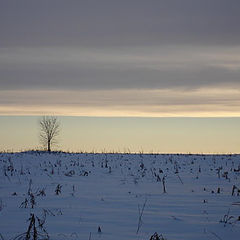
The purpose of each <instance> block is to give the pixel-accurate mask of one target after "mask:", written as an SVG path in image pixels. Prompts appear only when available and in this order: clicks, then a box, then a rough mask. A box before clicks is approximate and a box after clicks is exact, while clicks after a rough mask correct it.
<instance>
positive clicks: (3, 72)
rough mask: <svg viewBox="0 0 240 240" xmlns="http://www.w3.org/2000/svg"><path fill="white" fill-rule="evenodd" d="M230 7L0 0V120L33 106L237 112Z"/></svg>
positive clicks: (234, 2)
mask: <svg viewBox="0 0 240 240" xmlns="http://www.w3.org/2000/svg"><path fill="white" fill-rule="evenodd" d="M239 11H240V1H239V0H230V1H227V0H211V1H209V0H201V1H198V0H181V1H179V0H168V1H164V0H148V1H146V0H121V1H117V0H101V1H99V0H79V1H77V0H64V1H63V0H51V1H49V0H41V1H37V0H21V1H18V0H0V33H1V34H0V124H1V123H2V122H3V123H5V120H4V118H3V116H7V117H9V116H29V118H27V119H28V120H29V121H32V120H31V119H32V118H30V116H41V115H56V116H69V117H73V116H78V117H79V119H82V117H93V118H94V117H100V118H101V117H105V118H107V117H108V118H109V117H110V119H113V118H112V117H116V118H117V117H124V118H127V117H132V118H134V119H137V120H136V121H141V120H139V119H138V118H140V117H141V118H146V119H149V118H152V117H155V118H162V117H165V118H169V117H174V118H179V117H183V118H184V119H186V117H188V118H194V119H195V118H217V119H221V118H224V119H225V118H233V117H235V120H237V121H238V122H240V30H239V22H240V14H239ZM105 118H104V119H105ZM13 119H14V118H13ZM107 121H109V119H108V120H107V119H106V122H107ZM149 121H150V120H149ZM159 121H160V120H159ZM161 121H163V120H161ZM179 121H182V120H179ZM225 121H227V120H225ZM3 123H2V124H3ZM225 123H226V122H225ZM121 124H123V125H121V127H123V128H124V127H126V125H125V124H126V123H124V121H123V122H121ZM186 124H187V122H186ZM200 125H201V124H200ZM67 126H68V125H67ZM174 126H177V125H174ZM201 126H202V128H203V129H202V131H206V129H205V128H204V124H203V125H201ZM145 127H146V128H147V124H146V125H143V126H141V128H145ZM223 129H224V127H220V130H221V131H224V130H223ZM10 130H11V129H10ZM10 130H9V131H10ZM238 130H239V128H238ZM194 131H195V132H198V131H197V127H196V129H195V130H194ZM194 131H193V132H194ZM230 132H231V131H230ZM225 134H226V133H225ZM136 135H137V134H136ZM186 137H187V136H185V138H186ZM106 141H108V140H106ZM99 144H100V143H96V145H97V146H98V145H99ZM106 145H107V144H106ZM139 145H141V144H139ZM143 145H144V144H143ZM219 146H220V145H219ZM229 147H230V146H229ZM156 148H159V146H158V147H156ZM199 151H200V149H199ZM219 151H221V148H220V147H219Z"/></svg>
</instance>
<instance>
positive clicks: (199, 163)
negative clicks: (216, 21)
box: [0, 152, 240, 240]
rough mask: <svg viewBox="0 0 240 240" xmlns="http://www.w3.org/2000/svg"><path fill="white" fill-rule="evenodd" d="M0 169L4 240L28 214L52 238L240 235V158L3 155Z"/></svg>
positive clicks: (23, 227) (175, 239)
mask: <svg viewBox="0 0 240 240" xmlns="http://www.w3.org/2000/svg"><path fill="white" fill-rule="evenodd" d="M0 170H1V175H0V183H1V184H0V234H1V235H2V237H3V238H4V239H5V240H6V239H7V240H8V239H14V238H15V237H16V236H18V235H19V234H22V233H24V232H26V231H27V230H28V226H29V224H30V221H29V220H28V219H29V218H30V216H31V215H30V214H31V213H33V214H34V216H36V217H38V218H39V219H44V214H45V215H46V222H45V223H44V225H43V227H44V229H45V230H46V232H47V233H48V235H49V238H50V239H57V240H61V239H70V240H75V239H92V240H95V239H98V240H113V239H114V240H128V239H129V240H135V239H141V240H143V239H145V240H149V239H150V237H151V235H153V234H154V233H155V232H157V233H158V234H159V235H160V234H162V235H163V237H164V239H168V240H181V239H182V240H188V239H189V240H190V239H194V240H203V239H210V240H211V239H213V240H214V239H223V240H228V239H236V240H237V239H239V236H240V219H239V218H240V196H238V194H237V192H238V188H240V155H191V154H189V155H178V154H175V155H168V154H164V155H161V154H159V155H158V154H120V153H119V154H94V153H92V154H85V153H81V154H80V153H78V154H73V153H46V152H24V153H0ZM226 172H227V173H226ZM163 178H164V179H165V186H166V193H164V191H163ZM58 184H60V185H59V187H60V191H59V194H58V195H57V194H56V188H57V186H58ZM233 185H235V186H236V187H237V188H236V189H235V190H234V194H233V196H232V188H233ZM218 188H220V189H219V190H220V193H217V190H218ZM41 190H43V191H42V193H43V192H44V193H45V194H46V196H41V194H40V192H41ZM239 192H240V191H239ZM31 195H33V196H34V200H35V204H33V208H32V206H31V202H30V200H31V197H30V196H31ZM43 195H44V194H43ZM25 199H26V201H27V204H26V206H24V205H25V204H24V201H25ZM144 203H145V207H144ZM139 211H140V213H141V211H142V216H141V221H140V222H139V217H140V215H139ZM224 221H225V222H224ZM138 223H139V230H138V232H137V229H138ZM36 226H37V227H38V228H37V229H38V233H39V234H46V233H44V230H43V229H41V228H40V227H39V226H38V224H37V222H36ZM99 227H100V228H101V232H98V228H99ZM1 235H0V239H1ZM39 236H40V235H39Z"/></svg>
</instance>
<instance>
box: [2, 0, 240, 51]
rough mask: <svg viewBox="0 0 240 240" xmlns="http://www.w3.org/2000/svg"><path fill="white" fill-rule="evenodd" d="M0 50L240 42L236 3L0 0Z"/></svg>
mask: <svg viewBox="0 0 240 240" xmlns="http://www.w3.org/2000/svg"><path fill="white" fill-rule="evenodd" d="M0 3H1V7H0V29H1V37H0V42H1V46H2V47H3V46H4V47H7V46H56V45H60V46H62V45H65V46H69V45H71V46H73V45H76V46H85V47H86V46H88V47H89V46H91V47H92V46H95V47H99V46H101V47H103V46H107V47H109V46H130V45H131V46H135V45H141V46H143V45H159V44H166V43H167V44H203V45H208V44H214V45H215V44H221V45H238V44H239V42H240V31H239V22H240V14H239V10H240V2H239V0H231V1H227V0H211V1H209V0H201V1H198V0H181V1H179V0H168V1H165V0H150V1H149V0H148V1H146V0H122V1H119V0H101V1H99V0H95V1H93V0H80V1H77V0H70V1H66V0H51V1H49V0H41V1H38V0H21V1H18V0H12V1H9V0H1V1H0Z"/></svg>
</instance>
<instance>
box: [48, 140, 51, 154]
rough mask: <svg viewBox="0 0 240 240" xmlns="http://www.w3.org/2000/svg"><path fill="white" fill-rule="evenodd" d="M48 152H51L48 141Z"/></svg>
mask: <svg viewBox="0 0 240 240" xmlns="http://www.w3.org/2000/svg"><path fill="white" fill-rule="evenodd" d="M48 152H51V144H50V141H48Z"/></svg>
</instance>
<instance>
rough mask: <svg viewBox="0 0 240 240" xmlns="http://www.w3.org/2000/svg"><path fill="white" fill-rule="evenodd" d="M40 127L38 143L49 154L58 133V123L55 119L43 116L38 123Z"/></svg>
mask: <svg viewBox="0 0 240 240" xmlns="http://www.w3.org/2000/svg"><path fill="white" fill-rule="evenodd" d="M39 126H40V135H39V136H40V142H41V144H42V145H43V146H44V147H45V149H47V150H48V151H49V152H51V147H52V145H53V144H55V143H56V138H57V136H58V135H59V133H60V123H59V121H58V119H57V117H53V116H44V117H42V118H41V119H40V121H39Z"/></svg>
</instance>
